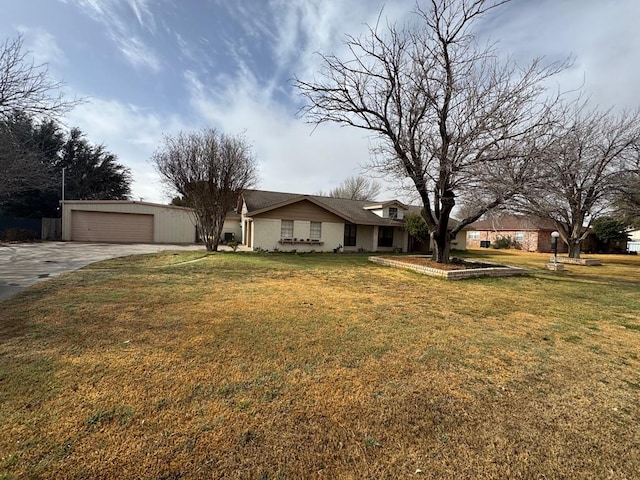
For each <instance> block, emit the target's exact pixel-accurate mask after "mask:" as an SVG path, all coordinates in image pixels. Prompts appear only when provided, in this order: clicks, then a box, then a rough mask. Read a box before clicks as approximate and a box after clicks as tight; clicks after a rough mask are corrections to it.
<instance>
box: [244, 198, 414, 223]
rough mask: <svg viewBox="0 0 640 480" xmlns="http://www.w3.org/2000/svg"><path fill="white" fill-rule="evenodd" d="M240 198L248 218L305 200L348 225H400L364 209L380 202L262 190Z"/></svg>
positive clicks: (398, 221)
mask: <svg viewBox="0 0 640 480" xmlns="http://www.w3.org/2000/svg"><path fill="white" fill-rule="evenodd" d="M242 198H243V199H244V203H245V206H246V207H247V216H250V217H251V216H254V215H259V214H260V213H264V212H267V211H269V210H274V209H276V208H280V207H284V206H286V205H291V204H293V203H297V202H300V201H303V200H307V201H309V202H311V203H314V204H316V205H318V206H319V207H321V208H324V209H325V210H327V211H329V212H331V213H333V214H335V215H337V216H339V217H340V218H343V219H344V220H346V221H347V222H350V223H355V224H359V225H395V226H400V225H402V220H395V219H391V218H382V217H380V216H378V215H376V214H375V213H373V212H372V211H370V210H366V207H368V206H371V205H380V204H381V202H371V201H368V200H350V199H347V198H333V197H323V196H320V195H303V194H298V193H283V192H266V191H263V190H247V191H246V192H244V193H243V196H242ZM389 203H393V202H384V204H389Z"/></svg>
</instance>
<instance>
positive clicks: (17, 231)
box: [0, 228, 39, 242]
mask: <svg viewBox="0 0 640 480" xmlns="http://www.w3.org/2000/svg"><path fill="white" fill-rule="evenodd" d="M0 240H3V241H5V242H30V241H34V240H39V235H37V234H36V232H34V231H33V230H28V229H26V228H7V229H5V230H3V231H2V232H0Z"/></svg>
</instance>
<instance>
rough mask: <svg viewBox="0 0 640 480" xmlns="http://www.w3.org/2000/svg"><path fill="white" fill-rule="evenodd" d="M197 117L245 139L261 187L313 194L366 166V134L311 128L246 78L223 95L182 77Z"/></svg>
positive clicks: (327, 128)
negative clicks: (252, 154)
mask: <svg viewBox="0 0 640 480" xmlns="http://www.w3.org/2000/svg"><path fill="white" fill-rule="evenodd" d="M186 80H187V84H188V88H189V90H190V92H191V95H192V97H191V102H192V105H193V107H194V109H195V111H196V112H197V113H198V114H199V115H200V116H201V117H202V118H204V119H206V120H207V121H208V124H209V125H211V126H214V127H217V128H219V129H220V130H222V131H224V132H226V133H229V134H242V133H244V134H245V135H246V137H247V139H248V140H249V141H250V142H252V144H253V149H254V153H255V154H256V156H257V159H258V162H259V164H260V177H261V183H260V187H261V188H263V189H267V190H278V191H285V192H291V191H295V192H298V193H314V192H317V191H319V190H324V191H326V190H328V189H330V188H332V187H334V186H337V185H338V184H339V183H340V182H342V181H343V180H344V179H345V178H347V177H349V176H352V175H355V174H358V173H359V171H360V164H364V163H366V162H367V161H368V158H369V155H368V145H369V142H368V139H367V138H366V134H365V132H363V131H362V132H360V131H355V130H353V129H346V128H340V127H338V126H335V125H327V126H321V127H319V128H317V129H316V130H315V132H314V133H313V134H312V128H313V127H312V126H311V125H308V124H306V123H304V122H303V121H302V120H301V119H298V118H296V117H295V115H294V112H292V111H290V110H287V109H286V108H285V107H283V106H282V105H279V104H277V103H276V102H274V101H273V100H272V99H271V98H270V97H269V95H268V93H267V92H265V91H264V90H262V89H261V88H259V86H258V85H257V84H255V82H254V81H253V80H252V79H250V78H248V77H245V78H242V79H240V78H238V79H236V81H235V82H232V83H229V84H228V85H227V86H226V88H225V89H224V91H223V92H212V91H210V90H208V89H207V88H206V87H205V86H204V85H203V84H202V82H200V80H199V79H198V78H197V77H195V74H194V73H193V72H189V73H188V74H187V76H186Z"/></svg>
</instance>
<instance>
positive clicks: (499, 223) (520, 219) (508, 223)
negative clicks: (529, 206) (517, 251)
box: [469, 215, 556, 231]
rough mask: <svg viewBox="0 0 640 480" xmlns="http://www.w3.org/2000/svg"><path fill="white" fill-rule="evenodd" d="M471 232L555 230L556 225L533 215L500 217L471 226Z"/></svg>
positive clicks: (480, 221)
mask: <svg viewBox="0 0 640 480" xmlns="http://www.w3.org/2000/svg"><path fill="white" fill-rule="evenodd" d="M469 229H470V230H492V231H493V230H509V231H522V230H555V229H556V226H555V225H554V223H553V222H552V221H551V220H549V219H546V218H539V217H536V216H533V215H502V216H500V217H495V218H490V219H486V220H479V221H477V222H474V223H472V224H471V225H469Z"/></svg>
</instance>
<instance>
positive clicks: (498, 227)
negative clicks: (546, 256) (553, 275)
mask: <svg viewBox="0 0 640 480" xmlns="http://www.w3.org/2000/svg"><path fill="white" fill-rule="evenodd" d="M554 230H556V227H555V225H554V224H553V222H552V221H551V220H547V219H544V218H538V217H534V216H527V215H502V216H500V217H494V218H490V219H487V220H479V221H477V222H474V223H472V224H471V225H469V226H468V230H467V248H479V247H481V246H483V245H484V246H488V245H490V244H493V242H495V241H496V240H497V239H498V238H502V237H511V240H513V241H514V243H515V244H516V245H517V247H518V248H520V249H521V250H526V251H529V252H551V251H552V250H553V248H552V245H551V232H553V231H554ZM481 242H489V244H486V243H481ZM558 252H561V253H566V252H567V245H566V244H565V243H564V242H563V241H562V240H560V241H559V242H558Z"/></svg>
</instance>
